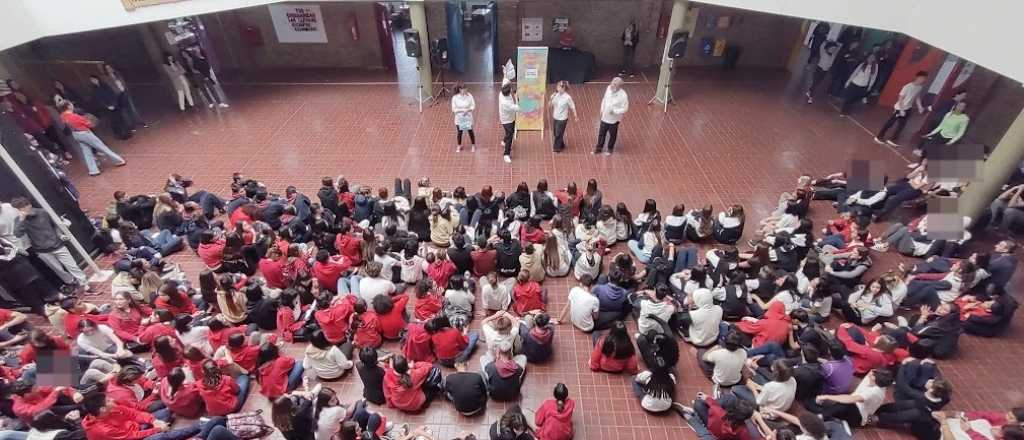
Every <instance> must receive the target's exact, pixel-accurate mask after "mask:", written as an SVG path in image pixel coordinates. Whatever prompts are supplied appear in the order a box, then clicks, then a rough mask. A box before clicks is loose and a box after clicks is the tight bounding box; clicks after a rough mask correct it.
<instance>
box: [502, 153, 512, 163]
mask: <svg viewBox="0 0 1024 440" xmlns="http://www.w3.org/2000/svg"><path fill="white" fill-rule="evenodd" d="M503 157H504V159H505V162H507V163H512V157H511V156H509V155H507V154H506V155H505V156H503Z"/></svg>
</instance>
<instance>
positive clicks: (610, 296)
mask: <svg viewBox="0 0 1024 440" xmlns="http://www.w3.org/2000/svg"><path fill="white" fill-rule="evenodd" d="M594 295H595V296H597V299H598V301H600V310H601V311H602V312H620V311H622V310H624V309H625V308H626V289H624V288H622V287H619V286H616V285H615V284H612V283H605V284H598V285H597V286H594Z"/></svg>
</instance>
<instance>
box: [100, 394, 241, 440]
mask: <svg viewBox="0 0 1024 440" xmlns="http://www.w3.org/2000/svg"><path fill="white" fill-rule="evenodd" d="M82 413H83V414H84V417H82V428H83V429H84V430H85V438H86V439H87V440H146V439H160V440H186V439H190V438H193V437H195V438H199V439H203V440H211V439H216V438H231V437H224V435H225V434H224V432H225V430H227V427H226V426H225V425H226V423H227V419H225V418H223V417H214V418H211V419H210V420H208V421H207V422H205V423H201V424H200V423H196V424H193V425H190V426H187V427H185V428H179V429H174V430H172V429H171V428H170V424H169V423H167V422H165V421H162V420H159V419H157V418H156V417H154V416H153V415H151V414H147V413H145V412H142V411H139V410H136V409H133V408H130V407H127V406H124V405H119V404H118V403H117V401H115V400H114V399H112V398H108V397H107V396H105V395H103V394H101V393H96V394H93V395H91V396H89V397H88V398H86V399H85V400H84V401H83V402H82ZM143 426H148V428H143ZM227 433H228V434H227V435H230V431H227ZM157 434H160V435H159V436H157Z"/></svg>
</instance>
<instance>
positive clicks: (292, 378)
mask: <svg viewBox="0 0 1024 440" xmlns="http://www.w3.org/2000/svg"><path fill="white" fill-rule="evenodd" d="M302 372H303V368H302V362H298V361H296V362H295V366H294V367H292V372H291V373H288V391H294V390H295V389H296V388H298V387H299V385H302Z"/></svg>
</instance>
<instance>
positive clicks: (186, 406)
mask: <svg viewBox="0 0 1024 440" xmlns="http://www.w3.org/2000/svg"><path fill="white" fill-rule="evenodd" d="M161 376H162V377H163V379H162V380H161V381H160V386H159V387H158V391H159V394H160V401H161V402H163V403H164V405H167V409H169V410H170V411H171V414H174V415H176V416H179V417H184V418H186V419H198V418H199V416H201V415H203V414H204V411H203V410H204V402H203V397H202V396H201V395H200V394H199V384H198V383H196V382H189V383H185V370H182V369H181V368H179V367H175V368H172V369H171V371H170V372H168V373H167V374H165V375H161Z"/></svg>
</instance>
